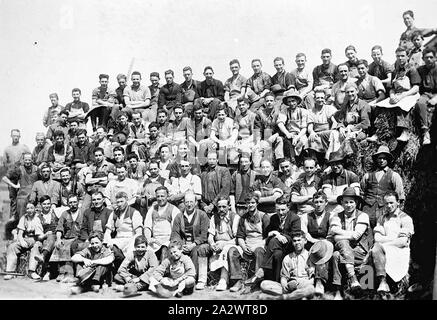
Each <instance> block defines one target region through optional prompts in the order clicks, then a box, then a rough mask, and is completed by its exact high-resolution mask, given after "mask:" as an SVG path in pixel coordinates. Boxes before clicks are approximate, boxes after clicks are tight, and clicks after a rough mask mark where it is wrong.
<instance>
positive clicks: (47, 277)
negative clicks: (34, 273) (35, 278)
mask: <svg viewBox="0 0 437 320" xmlns="http://www.w3.org/2000/svg"><path fill="white" fill-rule="evenodd" d="M42 281H50V272H46V274H45V275H44V277H42Z"/></svg>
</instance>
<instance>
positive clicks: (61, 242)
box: [55, 239, 64, 249]
mask: <svg viewBox="0 0 437 320" xmlns="http://www.w3.org/2000/svg"><path fill="white" fill-rule="evenodd" d="M63 245H64V240H62V239H59V240H56V242H55V247H56V248H58V249H61V248H62V246H63Z"/></svg>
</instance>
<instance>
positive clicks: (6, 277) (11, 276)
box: [3, 274, 15, 280]
mask: <svg viewBox="0 0 437 320" xmlns="http://www.w3.org/2000/svg"><path fill="white" fill-rule="evenodd" d="M14 278H15V276H14V275H12V274H7V275H5V276H4V277H3V280H12V279H14Z"/></svg>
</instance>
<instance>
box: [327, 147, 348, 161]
mask: <svg viewBox="0 0 437 320" xmlns="http://www.w3.org/2000/svg"><path fill="white" fill-rule="evenodd" d="M344 158H345V155H344V153H343V152H342V151H340V150H339V151H335V152H332V153H331V154H330V155H329V160H328V161H327V163H332V162H339V161H343V160H344Z"/></svg>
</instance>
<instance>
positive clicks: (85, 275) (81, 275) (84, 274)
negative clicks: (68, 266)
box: [77, 267, 96, 284]
mask: <svg viewBox="0 0 437 320" xmlns="http://www.w3.org/2000/svg"><path fill="white" fill-rule="evenodd" d="M95 273H96V268H93V267H85V268H83V269H81V270H79V271H78V272H77V278H78V279H79V281H78V284H83V283H84V282H85V281H87V280H88V279H90V278H91V277H92V276H94V274H95Z"/></svg>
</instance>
